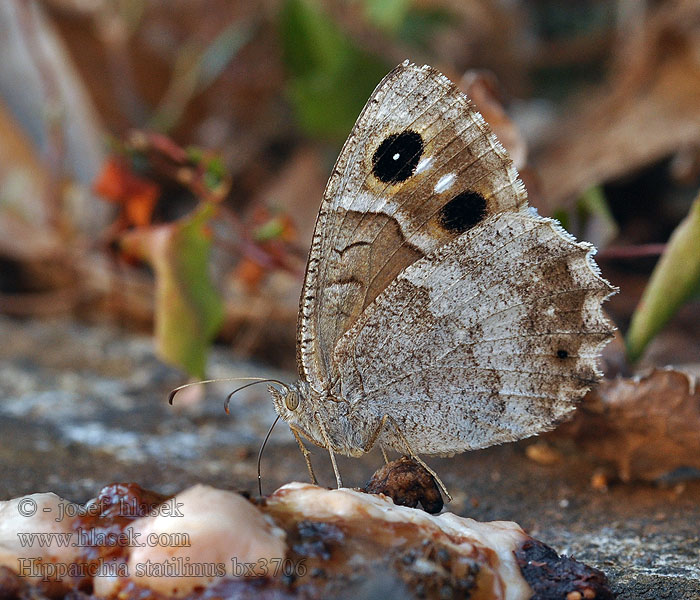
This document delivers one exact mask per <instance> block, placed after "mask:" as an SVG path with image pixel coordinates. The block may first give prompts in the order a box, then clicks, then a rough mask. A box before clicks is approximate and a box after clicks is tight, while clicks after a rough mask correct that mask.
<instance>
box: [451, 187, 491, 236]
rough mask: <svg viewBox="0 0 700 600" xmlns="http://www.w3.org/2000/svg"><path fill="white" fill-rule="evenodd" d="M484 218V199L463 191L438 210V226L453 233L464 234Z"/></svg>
mask: <svg viewBox="0 0 700 600" xmlns="http://www.w3.org/2000/svg"><path fill="white" fill-rule="evenodd" d="M484 217H486V198H484V197H483V196H482V195H481V194H479V193H477V192H472V191H470V190H465V191H464V192H460V193H459V194H457V195H456V196H455V197H454V198H452V200H450V201H449V202H448V203H447V204H445V206H443V207H442V208H441V209H440V224H441V225H442V226H443V227H444V228H445V229H447V230H448V231H451V232H453V233H464V232H465V231H467V230H468V229H471V228H472V227H474V225H476V224H477V223H479V222H481V221H483V219H484Z"/></svg>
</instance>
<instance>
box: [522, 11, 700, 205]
mask: <svg viewBox="0 0 700 600" xmlns="http://www.w3.org/2000/svg"><path fill="white" fill-rule="evenodd" d="M656 6H657V8H656V10H652V11H650V13H649V14H650V16H649V18H648V19H646V20H645V21H643V22H641V23H639V24H635V26H634V27H633V28H632V30H631V31H628V32H627V35H626V41H625V42H624V43H623V44H622V45H621V49H620V51H619V52H618V53H617V54H616V56H615V57H614V69H613V71H612V76H611V78H610V84H609V85H607V86H605V87H604V88H601V89H599V90H597V91H591V92H589V93H587V94H586V95H585V97H583V98H582V100H581V103H580V105H579V106H578V108H573V109H572V110H570V111H567V112H566V113H565V114H564V116H563V120H562V123H561V126H560V127H559V131H558V133H557V135H556V139H555V140H554V141H553V142H552V143H551V144H549V145H548V146H547V149H546V151H545V153H544V154H543V155H541V156H540V157H539V158H538V159H537V160H536V161H535V162H537V164H538V173H539V176H540V179H541V182H540V183H541V194H542V200H543V201H544V202H545V203H546V207H543V208H545V212H547V213H551V212H553V210H554V209H556V208H558V207H560V206H561V205H562V204H563V203H564V202H566V201H573V200H574V199H575V198H577V197H578V196H580V195H581V194H582V193H583V192H584V191H585V190H587V189H588V188H590V187H591V186H594V185H598V184H600V183H602V182H605V181H609V180H611V179H615V178H617V177H620V176H623V175H625V174H627V173H630V172H633V171H635V170H637V169H639V168H641V167H643V166H645V165H648V164H650V163H652V162H654V161H657V160H659V159H661V158H663V157H666V156H669V155H673V154H675V153H676V152H679V151H681V150H683V149H685V148H688V147H697V146H699V145H700V103H699V102H698V97H700V62H699V61H698V59H697V57H698V53H699V52H700V26H699V25H698V24H699V23H700V4H699V3H698V2H697V1H696V0H679V1H678V2H662V3H658V4H657V5H656Z"/></svg>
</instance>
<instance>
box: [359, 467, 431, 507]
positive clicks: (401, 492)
mask: <svg viewBox="0 0 700 600" xmlns="http://www.w3.org/2000/svg"><path fill="white" fill-rule="evenodd" d="M363 491H365V492H367V493H368V494H384V495H385V496H389V498H391V499H392V500H393V501H394V504H399V505H401V506H409V507H411V508H415V507H416V506H418V504H419V503H420V505H421V506H422V507H423V510H425V511H426V512H428V513H431V514H435V513H439V512H440V511H441V510H442V507H443V501H442V496H441V495H440V490H439V489H438V486H437V483H436V482H435V479H434V478H433V476H432V475H431V474H430V473H428V471H426V470H425V468H424V467H422V466H421V465H419V464H418V463H417V462H416V461H415V460H413V459H412V458H409V457H407V456H402V457H401V458H399V459H398V460H394V461H392V462H390V463H388V464H386V465H384V466H383V467H382V468H381V469H378V470H377V471H376V472H375V474H374V475H372V479H370V480H369V481H368V482H367V485H366V486H365V488H364V490H363Z"/></svg>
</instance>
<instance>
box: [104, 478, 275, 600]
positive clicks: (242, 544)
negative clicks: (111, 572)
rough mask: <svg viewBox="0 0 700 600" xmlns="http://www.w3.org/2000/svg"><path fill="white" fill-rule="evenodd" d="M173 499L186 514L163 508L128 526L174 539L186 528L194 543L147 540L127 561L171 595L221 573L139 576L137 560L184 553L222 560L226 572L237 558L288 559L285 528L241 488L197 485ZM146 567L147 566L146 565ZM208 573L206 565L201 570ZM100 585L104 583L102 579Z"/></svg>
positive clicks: (198, 559)
mask: <svg viewBox="0 0 700 600" xmlns="http://www.w3.org/2000/svg"><path fill="white" fill-rule="evenodd" d="M169 503H170V504H171V505H173V506H176V507H178V511H179V512H180V513H181V514H182V516H171V515H167V514H162V515H161V514H159V515H156V516H148V517H143V518H141V519H138V520H136V521H134V523H133V524H132V525H130V526H129V527H131V528H133V530H134V533H138V534H140V537H139V539H140V540H143V541H145V540H147V539H148V537H149V535H151V536H160V537H158V538H157V539H166V540H167V539H169V538H170V537H172V539H173V540H175V539H176V537H174V536H173V534H177V535H180V536H182V534H187V536H188V539H189V543H190V545H189V546H186V547H178V546H176V545H174V544H173V545H164V546H155V547H152V546H148V545H147V546H142V547H136V548H132V549H131V553H130V555H129V560H128V566H129V573H130V576H131V578H132V579H133V580H134V581H136V582H137V583H139V584H140V585H143V586H145V587H147V588H150V589H152V590H154V591H155V592H159V593H161V594H164V595H167V596H170V595H172V596H183V595H185V594H187V593H189V592H191V591H193V590H194V589H195V588H197V587H200V586H205V585H207V584H209V583H210V582H211V581H212V580H214V579H215V578H216V577H211V576H208V575H206V574H203V575H201V576H197V575H193V576H191V577H186V576H179V577H168V576H160V577H158V576H154V577H148V576H147V574H144V576H141V577H139V576H138V566H139V565H146V564H148V563H149V561H150V563H151V564H155V563H161V564H162V563H163V562H164V561H173V562H175V561H177V559H178V558H181V559H182V560H183V561H185V560H187V562H188V563H189V564H190V565H191V566H192V565H194V563H201V564H202V565H205V566H209V567H208V568H210V566H211V565H223V566H224V570H225V575H226V576H231V575H234V576H235V575H236V574H235V573H233V572H232V564H233V563H232V561H233V560H234V559H235V560H236V561H237V563H239V564H240V563H257V562H258V561H260V560H262V561H266V562H267V564H271V561H272V560H273V559H275V560H283V559H284V557H285V553H286V549H287V548H286V543H285V534H284V532H283V531H282V530H281V529H279V528H278V527H277V526H275V525H274V524H273V523H272V522H271V521H270V520H269V519H268V517H266V516H265V515H264V514H263V513H262V512H261V511H260V510H258V509H257V508H256V507H255V506H253V504H251V503H250V502H249V501H248V500H246V499H245V498H243V496H241V495H240V494H236V493H234V492H228V491H224V490H217V489H215V488H212V487H209V486H205V485H196V486H194V487H191V488H189V489H187V490H185V491H184V492H181V493H179V494H178V495H177V496H175V497H174V498H173V499H172V500H170V501H169ZM142 570H143V567H142ZM202 572H203V573H204V571H202ZM95 586H96V589H97V588H98V587H99V588H100V589H102V588H103V587H105V586H101V585H100V584H99V583H98V582H96V584H95Z"/></svg>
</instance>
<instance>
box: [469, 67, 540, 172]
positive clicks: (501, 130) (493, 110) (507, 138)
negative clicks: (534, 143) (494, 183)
mask: <svg viewBox="0 0 700 600" xmlns="http://www.w3.org/2000/svg"><path fill="white" fill-rule="evenodd" d="M459 86H460V88H462V90H464V92H465V93H466V94H467V96H469V97H470V98H471V99H472V100H473V101H474V104H475V105H476V107H477V108H478V109H479V112H480V113H481V114H482V116H483V117H484V119H485V120H486V122H487V123H488V124H489V125H490V126H491V129H493V132H494V133H495V134H496V137H497V138H498V140H499V141H500V142H501V143H502V144H503V146H504V147H505V148H506V150H508V154H510V157H511V158H512V159H513V164H514V165H515V167H516V168H517V169H518V170H522V169H523V168H524V167H525V165H526V163H527V143H526V142H525V138H523V136H522V133H521V132H520V130H519V129H518V127H517V126H516V125H515V123H514V122H513V121H512V120H511V118H510V117H509V116H508V113H506V111H505V110H504V108H503V104H502V103H501V100H500V98H499V91H498V83H497V82H496V78H495V76H494V75H492V74H491V73H488V72H485V71H475V70H471V71H467V72H466V73H465V74H464V76H463V77H462V80H461V81H460V83H459Z"/></svg>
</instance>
